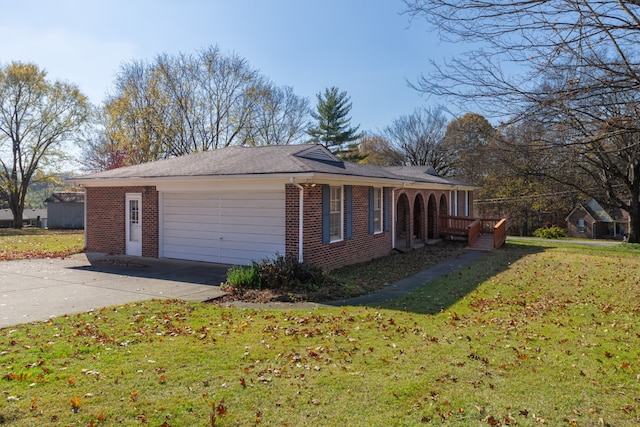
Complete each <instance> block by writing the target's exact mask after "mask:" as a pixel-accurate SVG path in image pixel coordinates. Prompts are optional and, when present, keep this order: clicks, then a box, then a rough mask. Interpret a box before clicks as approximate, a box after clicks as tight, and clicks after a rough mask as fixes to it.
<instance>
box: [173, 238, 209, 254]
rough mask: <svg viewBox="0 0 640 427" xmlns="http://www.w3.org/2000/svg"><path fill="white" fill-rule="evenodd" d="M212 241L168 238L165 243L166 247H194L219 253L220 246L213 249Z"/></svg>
mask: <svg viewBox="0 0 640 427" xmlns="http://www.w3.org/2000/svg"><path fill="white" fill-rule="evenodd" d="M213 240H215V239H213ZM218 240H219V239H218ZM211 241H212V239H192V238H191V239H190V238H186V237H167V238H166V239H165V242H164V243H165V246H167V245H175V246H185V247H188V246H193V247H194V248H213V249H215V250H216V251H217V250H218V248H219V246H220V245H216V247H213V246H212V245H211ZM200 251H201V250H200V249H198V250H196V252H200Z"/></svg>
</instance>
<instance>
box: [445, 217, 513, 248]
mask: <svg viewBox="0 0 640 427" xmlns="http://www.w3.org/2000/svg"><path fill="white" fill-rule="evenodd" d="M506 231H507V230H506V219H490V218H471V217H464V216H450V215H440V216H439V217H438V232H439V233H440V235H441V236H453V237H464V238H466V239H467V243H468V245H469V246H473V244H474V243H475V242H476V240H477V239H478V238H479V237H480V235H481V234H483V233H484V234H493V247H494V248H499V247H501V246H502V245H504V242H505V239H506Z"/></svg>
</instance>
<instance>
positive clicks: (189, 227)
mask: <svg viewBox="0 0 640 427" xmlns="http://www.w3.org/2000/svg"><path fill="white" fill-rule="evenodd" d="M164 230H165V236H166V235H167V233H172V232H182V231H211V232H216V233H219V232H220V225H219V224H217V223H216V224H202V223H201V224H196V223H184V222H168V221H165V229H164Z"/></svg>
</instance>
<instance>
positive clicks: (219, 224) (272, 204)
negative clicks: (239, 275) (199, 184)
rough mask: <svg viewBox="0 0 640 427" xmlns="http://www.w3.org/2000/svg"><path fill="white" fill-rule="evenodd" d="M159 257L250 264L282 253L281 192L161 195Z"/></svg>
mask: <svg viewBox="0 0 640 427" xmlns="http://www.w3.org/2000/svg"><path fill="white" fill-rule="evenodd" d="M161 217H162V231H161V232H162V237H161V240H162V243H161V245H162V256H163V257H165V258H176V259H188V260H194V261H207V262H219V263H223V264H251V262H252V261H261V260H262V259H264V258H272V257H273V256H274V255H275V254H276V253H279V254H284V250H285V200H284V192H282V191H280V192H260V193H246V192H239V193H164V195H163V203H162V216H161Z"/></svg>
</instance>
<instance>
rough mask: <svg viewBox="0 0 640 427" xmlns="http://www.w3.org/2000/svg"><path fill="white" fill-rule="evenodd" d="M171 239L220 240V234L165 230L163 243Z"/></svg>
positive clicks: (201, 231)
mask: <svg viewBox="0 0 640 427" xmlns="http://www.w3.org/2000/svg"><path fill="white" fill-rule="evenodd" d="M172 238H181V239H196V240H211V239H220V232H219V231H218V230H215V231H206V230H167V231H165V233H164V239H165V242H168V241H169V239H172Z"/></svg>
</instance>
